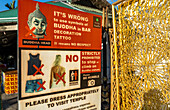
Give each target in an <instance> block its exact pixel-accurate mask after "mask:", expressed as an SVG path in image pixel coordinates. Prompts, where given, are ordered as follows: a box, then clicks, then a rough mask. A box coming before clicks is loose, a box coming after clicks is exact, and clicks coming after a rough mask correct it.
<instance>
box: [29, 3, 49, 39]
mask: <svg viewBox="0 0 170 110" xmlns="http://www.w3.org/2000/svg"><path fill="white" fill-rule="evenodd" d="M39 9H40V7H39V4H38V3H37V5H36V10H35V11H34V12H32V13H30V14H29V16H28V21H27V23H28V26H29V28H30V30H31V29H33V28H34V27H35V30H34V31H33V33H34V34H35V35H36V37H33V38H44V35H46V27H47V21H46V17H45V16H44V15H43V14H42V12H41V11H40V10H39Z"/></svg>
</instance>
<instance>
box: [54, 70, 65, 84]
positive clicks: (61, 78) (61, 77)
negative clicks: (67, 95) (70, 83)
mask: <svg viewBox="0 0 170 110" xmlns="http://www.w3.org/2000/svg"><path fill="white" fill-rule="evenodd" d="M65 74H66V73H65V72H64V73H63V75H62V76H60V75H59V74H58V73H56V75H57V76H58V77H59V78H60V79H59V80H58V81H57V82H56V85H57V84H58V83H59V82H60V81H61V80H62V81H63V83H66V81H64V79H63V77H64V75H65Z"/></svg>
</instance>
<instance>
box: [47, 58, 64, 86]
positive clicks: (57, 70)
mask: <svg viewBox="0 0 170 110" xmlns="http://www.w3.org/2000/svg"><path fill="white" fill-rule="evenodd" d="M60 63H61V55H56V59H55V61H54V66H53V67H52V68H51V76H50V88H55V87H57V85H58V84H56V83H57V81H60V82H63V85H64V86H65V83H66V82H65V75H64V76H63V77H62V79H63V80H64V81H63V80H61V79H60V77H61V76H62V75H63V74H65V68H64V67H62V66H60ZM59 76H60V77H59Z"/></svg>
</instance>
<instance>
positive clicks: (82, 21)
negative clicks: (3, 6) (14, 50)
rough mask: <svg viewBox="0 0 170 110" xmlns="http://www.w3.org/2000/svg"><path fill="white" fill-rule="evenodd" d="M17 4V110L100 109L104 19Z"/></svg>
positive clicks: (45, 6) (22, 0)
mask: <svg viewBox="0 0 170 110" xmlns="http://www.w3.org/2000/svg"><path fill="white" fill-rule="evenodd" d="M18 3H19V4H18V14H19V15H18V16H19V17H18V30H19V34H18V35H19V39H18V41H19V42H18V44H19V109H20V110H31V109H37V110H39V109H45V110H48V109H49V110H51V109H54V110H71V109H74V108H76V109H97V110H98V109H100V108H101V106H100V105H101V98H100V96H101V86H100V78H101V34H102V30H101V28H102V27H101V21H102V20H101V16H99V15H94V14H90V13H85V12H81V11H77V10H71V9H67V8H63V7H59V6H55V5H50V4H45V3H41V2H36V1H31V0H19V1H18Z"/></svg>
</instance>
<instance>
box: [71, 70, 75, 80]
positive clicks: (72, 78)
mask: <svg viewBox="0 0 170 110" xmlns="http://www.w3.org/2000/svg"><path fill="white" fill-rule="evenodd" d="M74 77H75V75H74V72H73V71H72V72H71V80H72V81H73V80H74Z"/></svg>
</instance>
